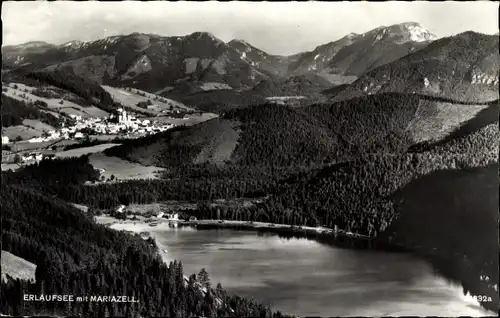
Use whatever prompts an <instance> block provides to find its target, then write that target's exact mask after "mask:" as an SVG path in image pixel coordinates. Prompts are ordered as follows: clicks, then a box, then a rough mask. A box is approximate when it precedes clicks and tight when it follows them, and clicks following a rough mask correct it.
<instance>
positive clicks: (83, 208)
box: [72, 203, 89, 212]
mask: <svg viewBox="0 0 500 318" xmlns="http://www.w3.org/2000/svg"><path fill="white" fill-rule="evenodd" d="M72 204H73V206H74V207H75V208H77V209H78V210H81V211H82V212H87V211H88V210H89V207H88V206H85V205H81V204H78V203H72Z"/></svg>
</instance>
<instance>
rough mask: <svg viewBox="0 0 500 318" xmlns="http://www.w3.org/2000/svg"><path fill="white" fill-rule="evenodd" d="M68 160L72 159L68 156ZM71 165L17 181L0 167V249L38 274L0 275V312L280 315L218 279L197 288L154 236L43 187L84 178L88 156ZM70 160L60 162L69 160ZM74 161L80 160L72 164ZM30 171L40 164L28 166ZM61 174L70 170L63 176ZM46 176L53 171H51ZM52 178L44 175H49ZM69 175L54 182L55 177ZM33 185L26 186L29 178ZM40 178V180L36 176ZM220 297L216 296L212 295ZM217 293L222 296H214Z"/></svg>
mask: <svg viewBox="0 0 500 318" xmlns="http://www.w3.org/2000/svg"><path fill="white" fill-rule="evenodd" d="M66 162H71V160H69V161H66ZM72 164H73V165H75V166H76V167H77V168H76V169H70V170H68V169H62V170H59V171H58V170H57V169H54V167H55V166H57V163H56V164H55V165H53V166H52V169H50V167H48V168H47V169H45V171H50V172H51V175H50V176H49V175H46V176H45V177H44V176H41V175H37V174H34V173H32V174H30V173H25V174H24V175H23V176H20V177H19V178H18V179H17V181H14V179H9V180H7V179H6V178H4V177H5V176H6V175H4V173H2V189H1V190H2V195H1V206H2V226H3V228H2V250H6V251H8V252H11V253H12V254H14V255H17V256H19V257H22V258H23V259H25V260H27V261H30V262H32V263H34V264H36V265H37V267H36V273H35V276H36V282H35V283H28V282H25V281H21V280H19V279H17V280H9V281H8V282H5V281H2V283H1V284H2V286H1V291H0V293H1V297H2V299H4V300H6V301H4V302H2V304H1V305H0V312H1V313H2V314H6V315H9V316H19V315H40V314H44V315H50V316H82V317H95V316H99V317H103V316H106V317H107V316H112V317H118V316H127V317H137V316H143V317H144V316H162V317H191V316H205V317H213V316H217V317H228V316H231V317H232V316H235V315H236V316H247V317H250V316H253V317H257V316H260V317H264V316H266V317H271V316H276V317H279V316H280V314H279V313H277V314H276V313H275V314H273V313H272V312H271V310H270V309H269V308H268V307H265V306H263V305H261V304H257V303H255V302H254V301H252V300H247V299H244V298H241V297H238V296H229V295H227V293H226V292H225V291H224V290H223V289H222V287H221V286H220V285H218V286H217V288H214V289H211V287H210V285H209V283H208V282H206V283H204V284H205V287H207V288H208V290H209V292H208V293H207V294H206V295H203V294H202V293H201V292H200V289H199V287H198V285H197V284H198V282H199V280H198V279H197V277H196V275H191V276H190V278H189V280H188V281H187V282H185V280H184V276H183V274H184V273H183V269H182V263H180V262H173V263H170V265H169V266H167V265H165V264H164V263H163V262H162V260H161V257H160V256H159V255H158V252H157V250H156V246H155V242H154V241H153V240H148V241H144V240H143V239H142V238H140V237H139V236H130V235H128V234H125V233H121V232H117V231H113V230H110V229H108V228H106V227H104V226H101V225H97V224H95V223H94V221H93V220H92V218H91V215H85V214H82V212H81V211H80V210H78V209H76V208H75V207H73V206H71V205H69V204H68V203H66V202H64V201H61V200H60V199H58V198H57V197H56V196H53V195H46V194H45V193H44V192H46V188H44V186H45V185H46V183H48V182H50V180H52V181H54V180H55V179H59V180H55V182H54V184H55V183H57V184H58V186H59V188H63V187H67V186H68V185H69V184H71V185H72V186H73V187H74V188H73V189H76V188H75V187H76V186H77V185H80V186H82V184H81V183H80V182H81V179H80V178H84V176H85V175H86V174H88V173H89V172H90V170H89V166H88V158H87V160H86V161H85V160H83V161H80V163H78V162H73V163H72ZM70 165H71V164H66V165H65V164H64V162H62V166H63V167H66V168H67V167H68V166H70ZM78 167H79V168H78ZM32 169H33V170H32V171H38V172H41V171H44V169H43V168H41V169H38V168H37V167H34V168H32ZM64 174H73V175H72V176H71V177H67V178H66V179H65V180H64V179H61V178H62V175H64ZM50 178H52V179H50ZM49 179H50V180H49ZM63 180H64V181H65V182H68V183H65V184H64V185H63V183H59V182H57V181H63ZM34 181H35V184H38V186H39V189H38V190H36V189H34V188H31V187H30V186H29V184H31V182H34ZM36 181H38V182H36ZM23 293H30V294H35V295H41V294H46V295H47V294H49V295H52V294H70V295H74V296H75V297H76V296H80V295H82V296H83V295H127V296H134V297H135V299H136V300H138V301H139V302H138V303H102V304H96V303H88V302H77V303H71V304H68V303H65V302H23V301H22V296H21V295H22V294H23ZM217 299H219V300H217ZM221 300H222V303H221V302H220V301H221ZM90 304H91V305H90Z"/></svg>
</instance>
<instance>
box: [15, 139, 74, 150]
mask: <svg viewBox="0 0 500 318" xmlns="http://www.w3.org/2000/svg"><path fill="white" fill-rule="evenodd" d="M67 141H68V142H69V141H70V140H67ZM59 142H62V141H61V140H57V139H56V140H50V141H43V142H34V143H31V142H27V141H20V142H16V143H11V144H10V147H11V149H12V151H13V152H22V151H32V150H40V149H46V148H48V147H50V146H52V145H55V144H58V143H59Z"/></svg>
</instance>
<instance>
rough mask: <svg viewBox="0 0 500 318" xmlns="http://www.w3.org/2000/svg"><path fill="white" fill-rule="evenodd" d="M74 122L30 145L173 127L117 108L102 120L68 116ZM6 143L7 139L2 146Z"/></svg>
mask: <svg viewBox="0 0 500 318" xmlns="http://www.w3.org/2000/svg"><path fill="white" fill-rule="evenodd" d="M70 117H71V118H72V119H74V120H75V121H76V124H75V125H74V126H70V127H64V126H63V127H62V128H60V129H58V130H51V131H48V132H46V133H45V134H44V135H43V136H42V137H34V138H31V139H29V140H28V142H30V143H39V142H45V141H50V140H56V139H66V140H68V139H82V138H84V137H85V134H84V132H85V131H87V132H88V131H91V132H92V134H97V135H115V134H119V133H122V132H127V133H137V134H154V133H159V132H163V131H166V130H168V129H171V128H172V127H174V125H173V124H155V123H154V122H151V121H150V120H149V119H144V120H141V119H137V118H135V117H134V116H132V115H130V114H127V112H126V111H125V110H124V109H122V108H119V109H117V111H116V113H114V114H113V113H112V114H111V115H110V116H109V118H108V119H104V118H82V117H81V116H78V115H70ZM5 138H7V137H5ZM6 143H8V138H7V139H6V141H5V142H4V137H2V144H6Z"/></svg>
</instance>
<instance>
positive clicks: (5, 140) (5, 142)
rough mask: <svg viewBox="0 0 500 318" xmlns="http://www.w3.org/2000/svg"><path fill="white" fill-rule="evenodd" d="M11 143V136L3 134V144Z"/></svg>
mask: <svg viewBox="0 0 500 318" xmlns="http://www.w3.org/2000/svg"><path fill="white" fill-rule="evenodd" d="M8 143H9V137H7V136H2V145H4V144H8Z"/></svg>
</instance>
